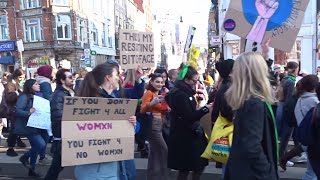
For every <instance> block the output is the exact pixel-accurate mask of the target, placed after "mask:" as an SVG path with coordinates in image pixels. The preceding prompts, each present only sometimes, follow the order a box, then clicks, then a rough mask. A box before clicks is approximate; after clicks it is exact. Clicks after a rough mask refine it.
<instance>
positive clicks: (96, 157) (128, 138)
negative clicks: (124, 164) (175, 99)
mask: <svg viewBox="0 0 320 180" xmlns="http://www.w3.org/2000/svg"><path fill="white" fill-rule="evenodd" d="M136 107H137V100H132V99H106V98H82V97H65V99H64V107H63V116H62V130H61V136H62V161H61V164H62V166H74V165H81V164H93V163H101V162H110V161H122V160H128V159H134V127H133V125H132V124H131V123H129V121H128V119H129V117H131V116H134V114H135V111H136Z"/></svg>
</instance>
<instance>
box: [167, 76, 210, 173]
mask: <svg viewBox="0 0 320 180" xmlns="http://www.w3.org/2000/svg"><path fill="white" fill-rule="evenodd" d="M194 95H195V92H194V90H192V88H191V87H190V86H189V85H187V84H185V83H184V82H183V81H179V82H177V83H176V86H175V87H174V88H173V89H172V90H170V91H169V93H167V95H166V97H165V99H166V102H167V103H168V105H169V106H170V108H171V112H170V115H171V118H172V119H171V127H170V135H169V139H168V167H169V168H171V169H175V170H181V171H199V170H201V169H203V168H204V167H205V166H207V165H208V161H207V160H206V159H203V158H201V157H200V156H201V154H202V153H203V152H204V150H205V148H206V145H207V140H206V138H205V136H204V133H203V132H201V130H200V129H198V128H200V126H199V121H200V118H201V117H202V116H204V115H205V114H206V113H208V108H206V107H205V108H202V109H200V110H197V109H196V100H195V98H194ZM198 130H200V131H198Z"/></svg>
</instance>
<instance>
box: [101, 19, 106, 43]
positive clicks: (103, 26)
mask: <svg viewBox="0 0 320 180" xmlns="http://www.w3.org/2000/svg"><path fill="white" fill-rule="evenodd" d="M101 39H102V46H107V42H106V41H107V40H106V24H105V23H102V33H101Z"/></svg>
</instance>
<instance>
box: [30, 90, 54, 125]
mask: <svg viewBox="0 0 320 180" xmlns="http://www.w3.org/2000/svg"><path fill="white" fill-rule="evenodd" d="M33 108H34V109H35V112H34V113H32V114H31V115H30V117H29V119H28V123H27V126H28V127H34V128H39V129H51V114H50V102H49V101H48V100H46V99H44V98H42V97H39V96H34V99H33Z"/></svg>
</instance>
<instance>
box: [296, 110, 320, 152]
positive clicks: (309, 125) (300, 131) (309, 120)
mask: <svg viewBox="0 0 320 180" xmlns="http://www.w3.org/2000/svg"><path fill="white" fill-rule="evenodd" d="M319 110H320V109H319V108H318V107H317V106H316V107H313V108H311V109H310V110H309V111H308V113H307V114H306V115H305V116H304V118H303V119H302V121H301V123H300V125H299V126H298V127H297V128H296V138H297V140H298V141H299V142H300V143H301V144H302V145H305V146H309V145H312V144H314V143H315V128H314V123H315V122H316V120H317V117H316V116H317V111H319Z"/></svg>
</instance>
